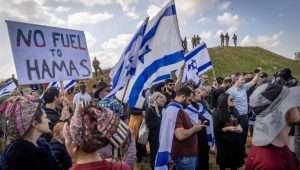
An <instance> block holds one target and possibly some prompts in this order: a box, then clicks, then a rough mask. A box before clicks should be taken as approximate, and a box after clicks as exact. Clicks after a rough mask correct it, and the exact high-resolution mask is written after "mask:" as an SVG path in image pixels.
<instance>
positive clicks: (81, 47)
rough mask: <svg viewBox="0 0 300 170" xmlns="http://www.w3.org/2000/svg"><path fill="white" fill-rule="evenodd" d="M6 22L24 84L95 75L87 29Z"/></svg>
mask: <svg viewBox="0 0 300 170" xmlns="http://www.w3.org/2000/svg"><path fill="white" fill-rule="evenodd" d="M6 23H7V27H8V33H9V38H10V43H11V48H12V52H13V56H14V62H15V66H16V70H17V75H18V81H19V83H20V84H36V83H46V82H52V81H60V80H77V79H87V78H91V77H92V69H91V61H90V57H89V52H88V49H87V45H86V40H85V36H84V32H83V31H76V30H70V29H63V28H55V27H49V26H41V25H34V24H27V23H20V22H14V21H6Z"/></svg>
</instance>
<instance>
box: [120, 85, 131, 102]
mask: <svg viewBox="0 0 300 170" xmlns="http://www.w3.org/2000/svg"><path fill="white" fill-rule="evenodd" d="M130 80H131V79H129V80H128V82H127V83H126V86H125V90H124V93H123V96H122V101H121V102H122V103H123V102H124V99H125V96H126V93H127V90H128V86H129V83H130Z"/></svg>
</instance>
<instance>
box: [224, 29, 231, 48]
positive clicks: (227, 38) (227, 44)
mask: <svg viewBox="0 0 300 170" xmlns="http://www.w3.org/2000/svg"><path fill="white" fill-rule="evenodd" d="M229 39H230V37H229V34H228V32H227V33H226V35H225V43H226V47H228V46H229Z"/></svg>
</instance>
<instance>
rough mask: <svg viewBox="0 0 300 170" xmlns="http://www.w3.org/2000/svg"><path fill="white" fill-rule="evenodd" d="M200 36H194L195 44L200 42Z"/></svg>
mask: <svg viewBox="0 0 300 170" xmlns="http://www.w3.org/2000/svg"><path fill="white" fill-rule="evenodd" d="M200 41H201V38H200V36H199V35H197V36H196V46H197V45H199V44H200Z"/></svg>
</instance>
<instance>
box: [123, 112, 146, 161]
mask: <svg viewBox="0 0 300 170" xmlns="http://www.w3.org/2000/svg"><path fill="white" fill-rule="evenodd" d="M128 109H129V110H128V112H129V122H128V126H129V128H130V129H131V130H132V133H133V135H134V138H135V141H136V150H137V153H136V156H137V162H141V161H142V160H144V159H145V158H146V156H147V150H146V146H145V145H144V144H140V143H138V142H137V140H138V137H139V130H140V127H141V124H142V121H143V119H144V114H143V112H144V111H143V110H142V109H136V108H128Z"/></svg>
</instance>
